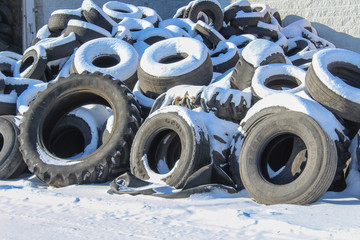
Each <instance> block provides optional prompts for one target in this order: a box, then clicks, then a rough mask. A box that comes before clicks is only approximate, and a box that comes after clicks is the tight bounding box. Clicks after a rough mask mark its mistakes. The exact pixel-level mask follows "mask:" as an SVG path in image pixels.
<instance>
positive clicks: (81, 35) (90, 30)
mask: <svg viewBox="0 0 360 240" xmlns="http://www.w3.org/2000/svg"><path fill="white" fill-rule="evenodd" d="M72 32H73V33H75V35H76V40H77V41H79V42H80V43H81V44H83V43H85V42H87V41H90V40H93V39H95V38H101V37H111V34H110V32H109V31H107V30H106V29H104V28H102V27H99V26H97V25H95V24H92V23H88V22H84V21H82V20H76V19H71V20H70V21H69V23H68V25H67V27H66V29H65V33H64V35H65V36H68V35H69V34H71V33H72Z"/></svg>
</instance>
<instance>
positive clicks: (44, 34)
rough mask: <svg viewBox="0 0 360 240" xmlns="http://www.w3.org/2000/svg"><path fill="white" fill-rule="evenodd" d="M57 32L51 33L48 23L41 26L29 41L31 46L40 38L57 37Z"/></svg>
mask: <svg viewBox="0 0 360 240" xmlns="http://www.w3.org/2000/svg"><path fill="white" fill-rule="evenodd" d="M58 36H59V34H58V33H52V32H50V30H49V27H48V25H47V24H46V25H44V26H42V27H41V28H40V29H39V30H38V31H37V33H36V37H35V38H34V39H33V41H32V42H31V46H34V45H35V44H36V43H38V42H40V41H41V40H44V39H46V38H52V37H58Z"/></svg>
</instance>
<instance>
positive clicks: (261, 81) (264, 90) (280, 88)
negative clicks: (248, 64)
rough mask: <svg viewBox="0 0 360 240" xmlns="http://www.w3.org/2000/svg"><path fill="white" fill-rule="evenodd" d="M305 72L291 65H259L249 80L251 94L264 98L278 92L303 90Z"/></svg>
mask: <svg viewBox="0 0 360 240" xmlns="http://www.w3.org/2000/svg"><path fill="white" fill-rule="evenodd" d="M305 75H306V72H305V71H304V70H302V69H301V68H298V67H296V66H293V65H288V64H282V63H274V64H271V65H265V66H260V67H258V68H257V69H256V70H255V74H254V76H253V78H252V81H251V88H252V92H253V95H254V96H256V97H257V98H264V97H265V96H267V95H270V94H275V93H279V92H287V93H292V94H294V93H297V92H300V91H302V90H305Z"/></svg>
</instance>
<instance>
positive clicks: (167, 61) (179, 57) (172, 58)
mask: <svg viewBox="0 0 360 240" xmlns="http://www.w3.org/2000/svg"><path fill="white" fill-rule="evenodd" d="M188 56H189V55H188V54H187V53H178V54H176V55H171V56H167V57H165V58H163V59H161V60H160V61H159V63H164V64H170V63H175V62H180V61H181V60H184V59H185V58H187V57H188Z"/></svg>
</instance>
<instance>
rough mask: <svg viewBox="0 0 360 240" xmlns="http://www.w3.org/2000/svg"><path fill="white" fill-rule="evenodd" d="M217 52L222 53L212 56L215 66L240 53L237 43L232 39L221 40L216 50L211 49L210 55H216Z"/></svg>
mask: <svg viewBox="0 0 360 240" xmlns="http://www.w3.org/2000/svg"><path fill="white" fill-rule="evenodd" d="M216 53H220V54H219V55H218V56H216V57H211V62H212V64H213V66H217V65H220V64H222V63H225V62H226V61H229V60H230V59H231V58H233V57H234V56H235V55H236V54H238V49H237V47H236V45H235V44H234V43H232V42H230V41H220V42H219V43H218V45H217V46H216V48H215V49H214V50H209V54H210V56H212V55H215V54H216Z"/></svg>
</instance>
